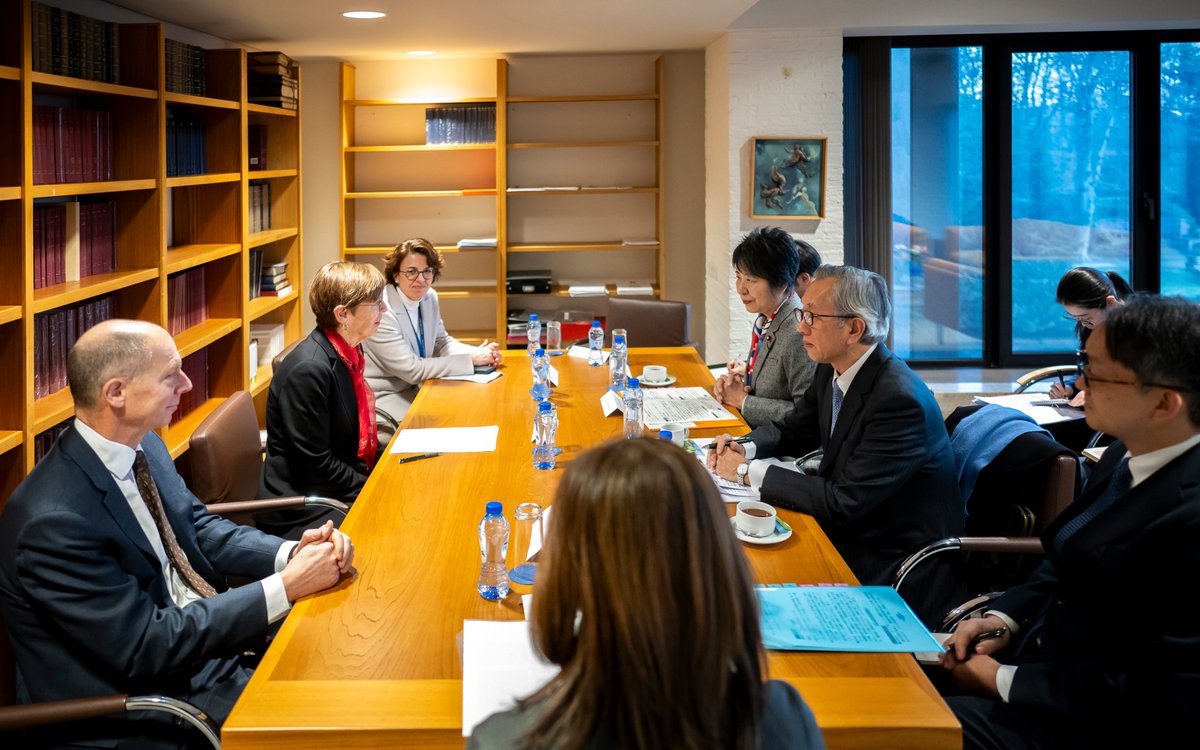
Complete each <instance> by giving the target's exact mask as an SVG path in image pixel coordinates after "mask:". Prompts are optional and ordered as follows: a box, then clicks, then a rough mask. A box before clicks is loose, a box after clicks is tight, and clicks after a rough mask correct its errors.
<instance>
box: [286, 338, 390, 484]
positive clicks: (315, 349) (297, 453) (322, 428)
mask: <svg viewBox="0 0 1200 750" xmlns="http://www.w3.org/2000/svg"><path fill="white" fill-rule="evenodd" d="M366 481H367V467H366V465H365V464H364V463H363V462H362V460H360V459H359V457H358V401H357V400H356V399H355V396H354V381H353V380H352V379H351V376H350V370H349V369H348V368H347V367H346V365H345V364H344V363H343V362H342V360H341V359H340V358H338V355H337V352H336V351H335V350H334V348H333V344H330V343H329V339H327V338H325V334H324V333H322V332H321V329H320V328H314V329H313V331H312V333H310V334H309V335H308V338H306V339H305V340H303V341H301V342H300V343H299V344H298V345H297V346H296V348H295V349H293V350H292V352H291V354H289V355H288V356H287V358H286V359H284V360H283V362H282V363H281V364H280V365H279V369H278V370H277V371H276V372H275V374H274V377H272V378H271V388H270V390H269V392H268V394H267V460H266V463H265V464H264V466H263V484H264V486H265V489H266V494H269V495H275V496H277V497H286V496H290V495H320V496H322V497H331V498H334V499H335V500H343V501H349V500H353V499H355V498H356V497H358V493H359V491H360V490H362V488H363V485H364V484H366Z"/></svg>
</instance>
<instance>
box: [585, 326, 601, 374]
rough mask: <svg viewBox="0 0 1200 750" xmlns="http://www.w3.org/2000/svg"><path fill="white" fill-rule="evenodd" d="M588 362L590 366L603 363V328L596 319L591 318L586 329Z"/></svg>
mask: <svg viewBox="0 0 1200 750" xmlns="http://www.w3.org/2000/svg"><path fill="white" fill-rule="evenodd" d="M588 364H589V365H591V366H592V367H596V366H597V365H602V364H604V329H603V328H602V327H601V326H600V321H598V320H593V321H592V327H591V328H590V329H588Z"/></svg>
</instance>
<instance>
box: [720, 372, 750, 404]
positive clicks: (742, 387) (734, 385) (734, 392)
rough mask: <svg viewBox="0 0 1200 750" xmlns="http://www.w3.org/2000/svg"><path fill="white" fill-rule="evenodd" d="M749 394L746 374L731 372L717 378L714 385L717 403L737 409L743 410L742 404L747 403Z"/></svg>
mask: <svg viewBox="0 0 1200 750" xmlns="http://www.w3.org/2000/svg"><path fill="white" fill-rule="evenodd" d="M749 392H750V389H749V388H748V387H746V378H745V375H744V374H738V373H733V372H730V373H728V374H725V375H722V376H721V377H719V378H717V379H716V381H715V382H714V383H713V396H715V397H716V399H717V401H719V402H721V403H722V404H725V405H727V406H732V407H733V408H735V409H740V408H742V404H744V403H746V394H747V393H749Z"/></svg>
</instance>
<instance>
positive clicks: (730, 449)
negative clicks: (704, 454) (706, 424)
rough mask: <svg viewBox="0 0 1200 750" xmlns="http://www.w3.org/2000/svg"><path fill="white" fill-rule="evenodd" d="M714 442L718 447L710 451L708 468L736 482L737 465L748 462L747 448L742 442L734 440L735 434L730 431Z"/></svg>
mask: <svg viewBox="0 0 1200 750" xmlns="http://www.w3.org/2000/svg"><path fill="white" fill-rule="evenodd" d="M713 442H714V443H715V444H716V447H714V448H713V449H712V450H710V451H709V452H708V468H709V469H711V470H712V471H714V472H715V473H716V474H717V476H719V477H721V478H723V479H728V480H729V481H731V482H736V481H737V467H738V466H740V465H741V464H744V463H746V449H745V448H744V447H743V446H742V444H741V443H735V442H733V436H732V435H729V434H728V433H726V434H724V435H721V436H720V437H718V438H717V439H715V440H714V441H713Z"/></svg>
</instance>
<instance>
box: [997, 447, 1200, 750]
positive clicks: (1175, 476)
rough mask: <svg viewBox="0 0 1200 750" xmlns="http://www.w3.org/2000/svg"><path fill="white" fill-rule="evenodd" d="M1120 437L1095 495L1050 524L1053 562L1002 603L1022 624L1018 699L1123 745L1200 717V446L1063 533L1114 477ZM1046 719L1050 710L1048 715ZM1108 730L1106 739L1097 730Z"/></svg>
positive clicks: (1096, 478) (1096, 479)
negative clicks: (1059, 542)
mask: <svg viewBox="0 0 1200 750" xmlns="http://www.w3.org/2000/svg"><path fill="white" fill-rule="evenodd" d="M1125 450H1126V449H1125V445H1124V444H1123V443H1121V442H1116V443H1113V444H1112V445H1111V446H1109V448H1108V449H1107V450H1106V451H1105V453H1104V458H1103V460H1102V461H1101V462H1100V464H1099V465H1098V466H1097V467H1096V468H1095V469H1094V470H1093V471H1092V473H1091V477H1090V478H1089V481H1088V484H1087V486H1086V487H1085V488H1084V492H1083V494H1082V495H1081V496H1080V498H1079V499H1078V500H1077V501H1075V502H1074V503H1073V504H1072V505H1071V506H1070V507H1068V508H1067V509H1066V510H1064V511H1063V512H1062V513H1061V514H1060V515H1059V516H1058V518H1056V519H1055V520H1054V522H1053V523H1052V524H1050V526H1049V527H1048V528H1047V529H1046V531H1045V533H1044V534H1043V535H1042V541H1043V544H1044V545H1045V548H1046V551H1047V552H1046V560H1045V562H1043V563H1042V565H1041V567H1039V568H1038V570H1037V571H1036V572H1035V573H1034V575H1033V576H1032V577H1031V578H1030V580H1029V582H1028V583H1027V584H1025V585H1024V586H1020V587H1017V588H1014V589H1011V590H1010V591H1008V592H1007V593H1006V594H1005V595H1004V596H1003V597H1001V598H1000V599H998V600H997V601H996V602H995V604H994V605H993V609H996V610H998V611H1000V612H1004V613H1005V614H1007V615H1009V616H1010V617H1012V618H1013V619H1015V620H1016V621H1017V622H1018V623H1019V624H1020V625H1021V627H1022V633H1021V634H1020V635H1022V636H1023V637H1024V638H1023V640H1024V645H1023V647H1022V649H1021V651H1020V653H1019V654H1018V658H1017V659H1016V663H1017V664H1018V668H1017V672H1016V675H1015V677H1014V679H1013V683H1012V690H1011V692H1010V693H1009V700H1010V702H1011V703H1012V704H1013V705H1020V706H1040V707H1046V708H1048V709H1050V711H1051V714H1050V716H1051V717H1052V718H1053V717H1056V718H1059V719H1067V720H1074V722H1073V723H1072V724H1071V728H1072V731H1073V732H1078V733H1079V735H1080V737H1081V738H1084V737H1088V736H1091V737H1092V739H1094V740H1095V741H1096V743H1098V744H1093V745H1092V746H1094V747H1100V746H1104V747H1111V746H1115V745H1113V744H1112V743H1113V742H1114V741H1116V740H1117V738H1119V740H1120V741H1121V742H1125V741H1127V740H1132V739H1134V738H1138V739H1139V742H1140V743H1141V744H1144V743H1145V741H1146V740H1147V739H1149V738H1150V737H1152V736H1154V734H1156V733H1159V732H1162V734H1160V735H1159V736H1166V734H1165V733H1166V732H1167V731H1168V727H1169V725H1174V726H1176V727H1178V726H1180V725H1188V724H1190V726H1191V728H1192V729H1194V726H1195V717H1196V716H1197V714H1198V713H1200V617H1198V616H1197V615H1198V611H1200V446H1194V447H1193V448H1192V449H1191V450H1189V451H1187V452H1186V453H1184V454H1183V455H1181V456H1179V457H1177V458H1176V459H1175V460H1173V461H1171V462H1170V463H1169V464H1167V465H1166V466H1164V467H1163V468H1161V469H1159V470H1158V471H1156V472H1155V473H1154V474H1152V475H1150V477H1149V478H1147V479H1146V480H1145V481H1144V482H1142V483H1141V484H1139V485H1138V486H1136V487H1134V488H1133V489H1132V490H1130V491H1129V494H1127V495H1125V496H1124V497H1122V498H1120V499H1118V500H1117V501H1116V502H1115V503H1114V504H1113V505H1111V506H1110V507H1109V508H1107V509H1105V510H1104V511H1103V512H1101V513H1100V514H1099V515H1097V516H1096V517H1095V518H1094V519H1092V520H1091V521H1090V522H1089V523H1088V524H1087V525H1085V526H1084V527H1083V528H1081V529H1080V530H1079V531H1077V532H1076V533H1075V534H1074V535H1072V536H1071V537H1069V538H1068V539H1067V541H1066V543H1065V544H1064V545H1063V549H1062V550H1059V549H1057V548H1056V547H1055V545H1054V538H1055V536H1056V535H1057V534H1058V532H1059V530H1060V529H1061V528H1062V527H1063V525H1064V524H1065V523H1066V522H1067V521H1069V520H1070V519H1072V518H1074V517H1076V516H1078V515H1079V514H1080V513H1081V512H1082V511H1083V510H1084V509H1085V508H1087V507H1088V506H1090V505H1091V504H1092V503H1093V502H1095V500H1096V498H1097V497H1099V495H1100V494H1101V493H1102V492H1103V491H1104V488H1105V487H1106V486H1107V485H1108V482H1109V477H1110V476H1111V474H1112V472H1113V470H1114V469H1115V467H1116V465H1117V463H1118V462H1119V461H1120V459H1121V457H1123V456H1124V455H1125ZM1040 715H1042V716H1046V714H1040ZM1099 733H1103V734H1101V735H1100V736H1096V735H1097V734H1099Z"/></svg>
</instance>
